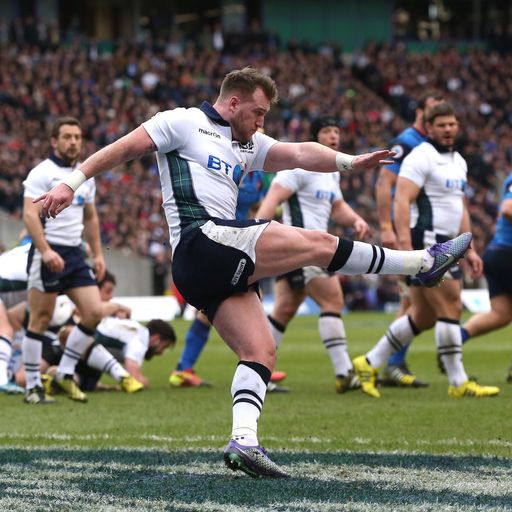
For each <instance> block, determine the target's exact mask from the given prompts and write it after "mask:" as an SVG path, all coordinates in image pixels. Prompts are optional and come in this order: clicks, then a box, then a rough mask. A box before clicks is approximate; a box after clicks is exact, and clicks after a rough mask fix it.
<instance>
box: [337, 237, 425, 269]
mask: <svg viewBox="0 0 512 512" xmlns="http://www.w3.org/2000/svg"><path fill="white" fill-rule="evenodd" d="M433 264H434V258H433V257H432V256H431V255H430V254H429V253H428V252H427V251H426V250H421V251H395V250H393V249H385V248H384V247H379V246H378V245H372V244H367V243H365V242H350V241H348V240H344V239H341V238H340V239H339V241H338V248H337V249H336V252H335V254H334V256H333V259H332V261H331V263H330V265H329V266H328V267H327V269H328V270H329V271H331V272H332V271H338V272H340V273H341V274H346V275H359V274H401V275H415V274H417V273H418V272H424V271H426V270H428V269H429V268H431V267H432V265H433Z"/></svg>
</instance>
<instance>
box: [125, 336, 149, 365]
mask: <svg viewBox="0 0 512 512" xmlns="http://www.w3.org/2000/svg"><path fill="white" fill-rule="evenodd" d="M145 355H146V347H145V346H144V343H142V340H141V339H140V335H139V333H137V334H134V335H133V337H132V338H131V339H130V341H129V342H128V343H127V344H126V349H125V352H124V357H125V358H128V359H133V360H134V361H136V362H137V363H138V364H140V365H142V363H143V362H144V356H145Z"/></svg>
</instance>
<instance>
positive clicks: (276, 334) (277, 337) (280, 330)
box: [267, 315, 286, 348]
mask: <svg viewBox="0 0 512 512" xmlns="http://www.w3.org/2000/svg"><path fill="white" fill-rule="evenodd" d="M267 318H268V322H269V324H270V331H271V332H272V337H273V338H274V342H275V344H276V348H279V347H280V346H281V341H283V336H284V331H285V330H286V325H283V324H282V323H280V322H278V321H277V320H276V319H275V318H273V317H272V315H268V316H267Z"/></svg>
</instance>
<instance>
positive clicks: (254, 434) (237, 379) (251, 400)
mask: <svg viewBox="0 0 512 512" xmlns="http://www.w3.org/2000/svg"><path fill="white" fill-rule="evenodd" d="M270 374H271V373H270V370H269V369H268V368H267V367H266V366H264V365H262V364H260V363H256V362H254V361H240V362H239V363H238V366H237V367H236V371H235V375H234V376H233V383H232V385H231V396H232V397H233V429H232V432H231V437H232V438H233V439H236V441H237V442H238V443H240V444H243V445H247V446H253V445H257V444H258V418H259V417H260V414H261V409H262V408H263V402H264V401H265V395H266V393H267V385H268V383H269V381H270Z"/></svg>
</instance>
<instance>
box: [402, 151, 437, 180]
mask: <svg viewBox="0 0 512 512" xmlns="http://www.w3.org/2000/svg"><path fill="white" fill-rule="evenodd" d="M429 172H430V168H429V164H428V158H427V155H426V154H425V153H424V152H423V151H421V150H418V149H414V150H413V151H411V152H410V153H409V155H407V156H406V157H405V159H404V161H403V162H402V165H401V167H400V174H399V176H400V177H401V178H407V179H408V180H411V181H412V182H413V183H414V184H415V185H417V186H418V187H420V188H422V187H423V185H425V181H426V179H427V177H428V174H429Z"/></svg>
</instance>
